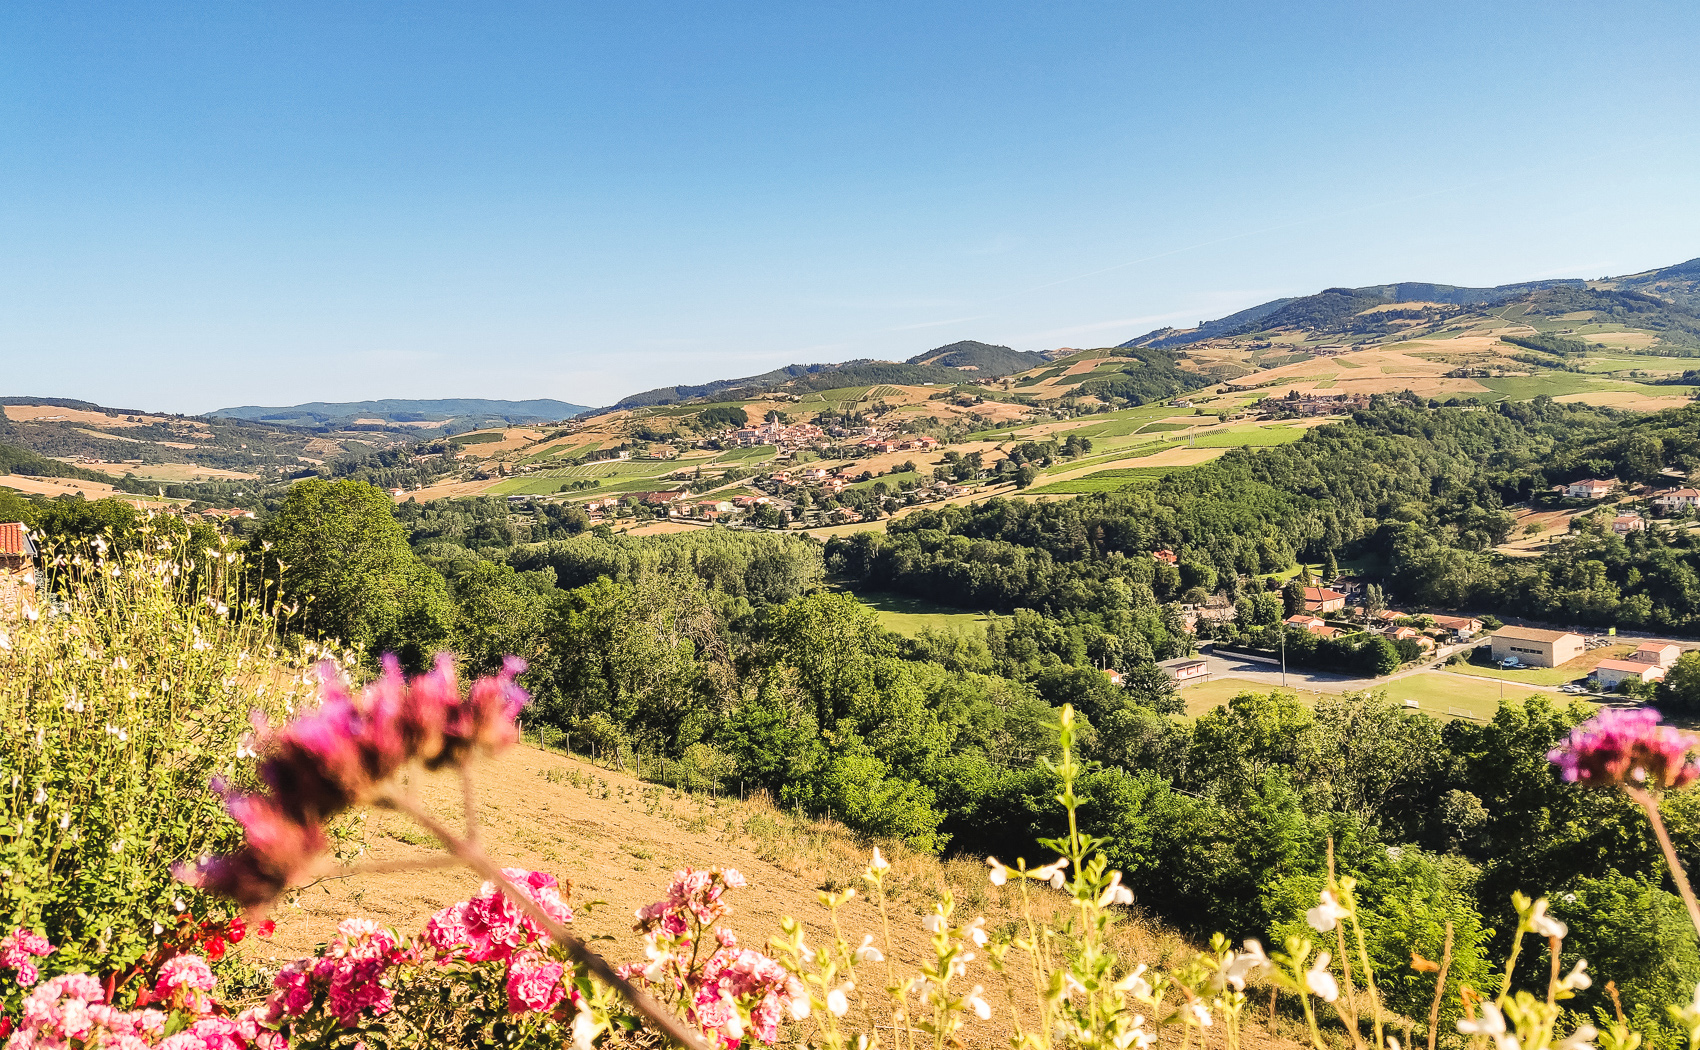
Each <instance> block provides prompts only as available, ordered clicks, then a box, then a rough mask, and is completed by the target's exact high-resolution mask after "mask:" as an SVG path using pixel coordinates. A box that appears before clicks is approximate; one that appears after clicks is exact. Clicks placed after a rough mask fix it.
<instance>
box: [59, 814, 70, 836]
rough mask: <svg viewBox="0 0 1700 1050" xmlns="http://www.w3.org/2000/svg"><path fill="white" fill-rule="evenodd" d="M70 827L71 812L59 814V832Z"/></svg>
mask: <svg viewBox="0 0 1700 1050" xmlns="http://www.w3.org/2000/svg"><path fill="white" fill-rule="evenodd" d="M70 826H71V811H70V810H66V811H65V812H63V813H61V814H59V830H60V831H64V830H65V829H66V828H68V827H70Z"/></svg>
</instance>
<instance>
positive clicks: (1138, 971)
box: [1110, 963, 1151, 999]
mask: <svg viewBox="0 0 1700 1050" xmlns="http://www.w3.org/2000/svg"><path fill="white" fill-rule="evenodd" d="M1110 987H1111V988H1112V989H1114V990H1115V991H1118V992H1121V993H1122V994H1124V995H1130V994H1131V995H1132V996H1133V997H1134V998H1135V999H1144V998H1146V997H1147V996H1149V995H1150V994H1151V982H1149V981H1147V980H1146V979H1145V964H1144V963H1140V964H1139V965H1138V966H1135V967H1134V968H1133V970H1132V971H1131V972H1130V973H1129V974H1128V975H1127V976H1126V977H1123V978H1122V979H1121V980H1119V981H1117V982H1116V983H1115V984H1112V985H1111V986H1110Z"/></svg>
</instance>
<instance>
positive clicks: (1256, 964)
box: [1222, 938, 1269, 992]
mask: <svg viewBox="0 0 1700 1050" xmlns="http://www.w3.org/2000/svg"><path fill="white" fill-rule="evenodd" d="M1268 965H1269V956H1267V955H1264V954H1263V945H1262V944H1261V943H1259V942H1257V941H1255V940H1251V939H1249V938H1248V939H1247V940H1246V942H1245V948H1244V950H1243V951H1240V952H1237V953H1232V955H1231V957H1230V958H1229V959H1228V962H1227V965H1225V966H1223V967H1222V976H1223V978H1224V979H1225V980H1227V982H1228V983H1229V984H1231V985H1233V986H1234V990H1235V991H1239V992H1243V991H1245V982H1246V978H1247V977H1249V976H1251V971H1253V970H1261V969H1262V968H1263V967H1265V966H1268Z"/></svg>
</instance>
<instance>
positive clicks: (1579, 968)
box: [1559, 959, 1594, 1039]
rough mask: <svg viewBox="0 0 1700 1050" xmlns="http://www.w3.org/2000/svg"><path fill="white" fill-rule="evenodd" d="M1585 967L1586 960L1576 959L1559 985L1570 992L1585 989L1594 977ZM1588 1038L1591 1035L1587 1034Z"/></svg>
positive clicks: (1586, 964)
mask: <svg viewBox="0 0 1700 1050" xmlns="http://www.w3.org/2000/svg"><path fill="white" fill-rule="evenodd" d="M1587 969H1588V960H1586V959H1577V960H1576V965H1575V966H1574V967H1572V968H1571V970H1570V973H1569V974H1568V975H1567V976H1566V977H1565V978H1564V980H1562V981H1560V982H1559V986H1560V987H1561V988H1564V989H1565V990H1567V991H1572V992H1583V991H1587V990H1588V989H1589V988H1590V987H1592V986H1593V984H1594V979H1593V978H1592V977H1589V976H1588V975H1587V973H1585V972H1584V971H1586V970H1587ZM1589 1038H1590V1039H1592V1038H1593V1036H1589Z"/></svg>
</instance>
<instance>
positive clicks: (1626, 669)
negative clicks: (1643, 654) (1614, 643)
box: [1593, 660, 1665, 689]
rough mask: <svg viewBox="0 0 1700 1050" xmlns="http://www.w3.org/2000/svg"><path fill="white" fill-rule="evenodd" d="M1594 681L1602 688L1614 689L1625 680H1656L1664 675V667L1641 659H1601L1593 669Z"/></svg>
mask: <svg viewBox="0 0 1700 1050" xmlns="http://www.w3.org/2000/svg"><path fill="white" fill-rule="evenodd" d="M1593 676H1594V681H1596V682H1598V683H1600V685H1601V686H1602V687H1603V688H1606V689H1616V688H1617V687H1618V686H1619V685H1620V684H1622V683H1624V682H1627V681H1637V682H1658V681H1662V680H1663V679H1664V677H1665V669H1664V668H1663V667H1660V666H1659V665H1658V664H1651V663H1646V662H1643V661H1641V660H1601V661H1600V663H1599V666H1598V667H1595V668H1594V670H1593Z"/></svg>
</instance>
